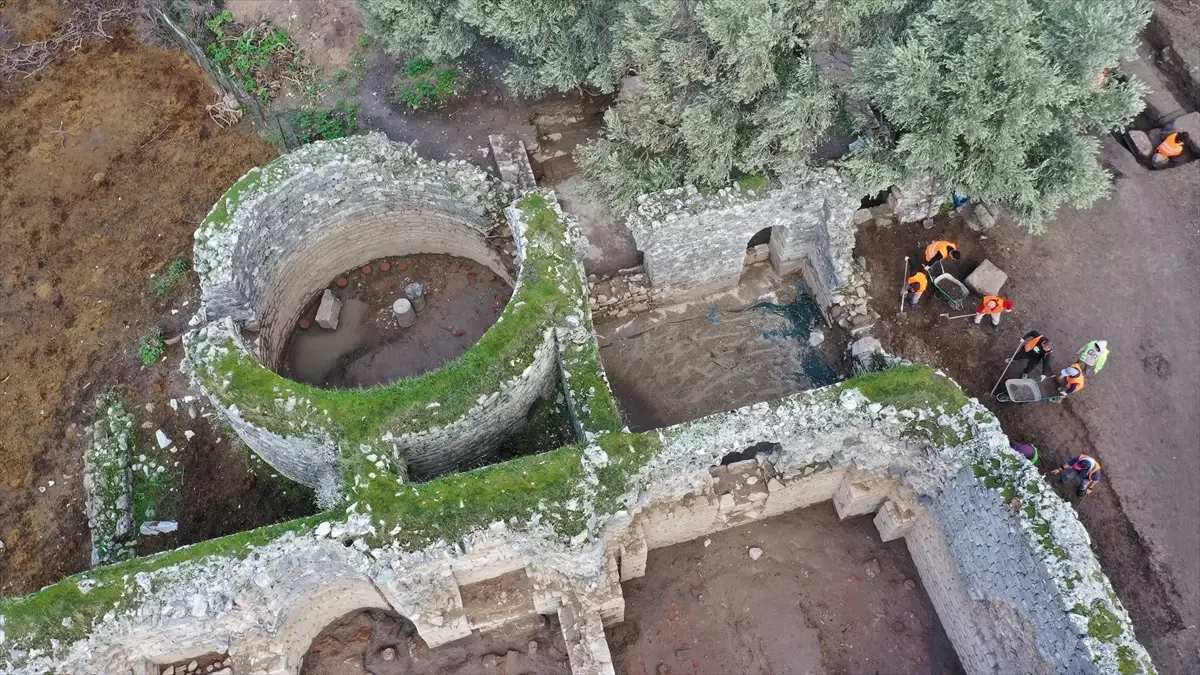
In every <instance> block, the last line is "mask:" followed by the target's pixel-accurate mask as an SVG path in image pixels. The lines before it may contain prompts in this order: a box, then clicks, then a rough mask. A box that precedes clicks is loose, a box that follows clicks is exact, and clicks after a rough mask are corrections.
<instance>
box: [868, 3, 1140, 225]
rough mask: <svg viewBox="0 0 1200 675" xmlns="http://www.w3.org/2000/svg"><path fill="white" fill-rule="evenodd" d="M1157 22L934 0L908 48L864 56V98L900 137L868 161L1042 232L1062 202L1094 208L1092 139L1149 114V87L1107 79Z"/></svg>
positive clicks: (1077, 7) (1121, 9) (1108, 7)
mask: <svg viewBox="0 0 1200 675" xmlns="http://www.w3.org/2000/svg"><path fill="white" fill-rule="evenodd" d="M1147 18H1148V10H1147V9H1146V6H1145V4H1144V3H1143V2H1141V0H1097V1H1094V2H1083V1H1077V2H1050V1H1049V0H982V1H979V0H935V1H934V2H932V3H931V4H930V5H929V6H928V7H927V8H926V9H924V10H923V11H921V12H920V13H919V14H917V15H916V16H915V17H914V18H913V20H912V21H911V22H910V23H909V25H908V28H907V30H906V31H905V33H904V35H903V36H902V37H901V38H900V39H899V40H898V41H897V42H895V43H886V44H880V45H878V46H876V47H874V48H871V49H867V50H864V51H862V52H860V53H859V54H858V57H857V59H856V69H857V74H856V75H857V78H858V80H857V82H856V83H855V86H854V90H855V92H856V93H857V94H858V95H860V96H862V97H863V98H866V99H868V100H870V102H871V103H872V104H873V105H874V106H876V107H877V108H878V109H879V110H881V111H882V112H883V114H884V115H885V116H886V118H887V120H888V122H889V123H890V124H891V125H892V126H893V127H894V129H895V132H896V138H895V141H894V143H893V142H891V141H890V139H882V140H881V143H882V147H873V148H871V149H870V150H869V152H870V153H872V154H876V155H878V154H885V155H890V158H889V159H888V160H886V161H885V162H884V164H885V165H887V166H893V167H897V168H898V169H899V172H900V173H901V174H903V175H904V176H906V177H910V178H911V177H921V176H929V175H933V176H936V177H938V178H941V179H943V180H945V181H947V182H948V183H950V184H951V185H953V186H954V188H955V189H956V190H958V191H959V192H965V193H969V194H970V195H972V196H973V197H975V198H977V199H980V200H982V201H987V202H997V203H1000V204H1004V205H1006V206H1008V207H1010V208H1012V209H1013V210H1014V212H1015V215H1016V217H1017V219H1018V220H1019V221H1020V222H1022V223H1023V224H1025V225H1026V226H1028V227H1030V228H1031V229H1036V228H1038V227H1040V225H1041V223H1042V222H1043V221H1044V220H1045V219H1046V218H1048V217H1051V216H1052V215H1053V214H1054V212H1055V210H1056V209H1057V208H1058V207H1059V206H1060V205H1062V204H1071V205H1073V206H1076V207H1083V206H1087V205H1088V204H1091V203H1092V202H1094V201H1095V200H1096V199H1098V198H1099V197H1101V196H1102V195H1104V193H1105V192H1106V191H1107V189H1108V176H1107V173H1106V172H1105V171H1104V169H1103V168H1101V166H1100V164H1099V162H1098V161H1097V158H1096V153H1097V149H1098V145H1097V142H1096V140H1095V139H1094V138H1092V137H1091V136H1089V134H1093V133H1096V132H1103V131H1107V130H1111V129H1116V128H1120V127H1122V126H1124V125H1126V124H1127V123H1128V122H1129V121H1130V120H1131V119H1132V118H1133V116H1134V115H1135V114H1136V113H1137V112H1138V111H1139V110H1140V109H1141V105H1142V104H1141V87H1140V85H1138V84H1137V83H1135V82H1132V81H1129V80H1126V79H1123V78H1120V77H1108V78H1106V79H1105V80H1104V81H1103V83H1101V82H1100V81H1099V80H1098V77H1099V76H1100V74H1101V73H1102V72H1103V71H1105V69H1112V68H1115V67H1116V66H1117V65H1118V64H1119V63H1120V61H1121V60H1122V59H1123V58H1124V57H1127V56H1128V55H1129V54H1130V53H1132V49H1133V46H1134V45H1135V43H1136V36H1137V33H1138V31H1139V30H1140V29H1141V27H1142V26H1143V25H1144V24H1145V22H1146V20H1147ZM872 159H875V158H872ZM858 166H859V167H860V168H861V166H862V164H861V163H860V164H859V165H858ZM860 182H861V183H864V184H872V183H874V184H876V185H877V184H878V182H877V181H875V180H869V179H865V178H863V179H860Z"/></svg>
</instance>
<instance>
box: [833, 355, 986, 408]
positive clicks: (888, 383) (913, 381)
mask: <svg viewBox="0 0 1200 675" xmlns="http://www.w3.org/2000/svg"><path fill="white" fill-rule="evenodd" d="M839 387H840V388H853V389H858V390H859V391H860V392H862V394H863V396H866V397H867V398H868V399H870V400H871V401H874V402H875V403H882V404H883V405H893V406H896V407H897V408H902V409H903V408H909V409H914V408H937V407H942V408H945V409H946V410H947V411H955V410H959V409H960V408H962V407H963V406H964V405H966V404H967V403H968V401H967V397H966V396H964V395H963V393H962V390H961V389H959V388H958V385H956V384H954V383H953V382H951V381H950V380H949V379H947V378H945V377H942V376H941V375H938V374H936V373H935V372H934V370H933V368H930V367H929V366H916V365H914V366H897V367H895V368H889V369H888V370H882V371H879V372H875V373H868V374H867V375H863V376H861V377H856V378H854V379H850V380H846V381H845V382H843V383H842V384H841V385H839Z"/></svg>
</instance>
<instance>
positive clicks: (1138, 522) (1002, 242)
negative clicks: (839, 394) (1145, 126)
mask: <svg viewBox="0 0 1200 675" xmlns="http://www.w3.org/2000/svg"><path fill="white" fill-rule="evenodd" d="M1104 159H1105V161H1106V163H1107V164H1110V165H1112V166H1114V167H1116V168H1117V170H1118V176H1121V177H1120V178H1118V180H1117V181H1116V184H1115V189H1114V193H1113V195H1112V197H1111V198H1109V199H1106V200H1103V201H1101V202H1099V203H1097V204H1096V205H1095V206H1093V207H1092V208H1091V209H1088V210H1086V211H1073V210H1069V209H1064V210H1063V212H1062V213H1060V214H1059V217H1058V219H1057V220H1055V221H1053V222H1050V223H1048V224H1047V226H1046V227H1047V231H1046V233H1045V234H1043V235H1040V236H1031V235H1029V234H1027V233H1025V232H1024V231H1022V230H1021V229H1020V228H1018V227H1016V226H1013V225H1011V224H1007V223H1002V224H1001V225H999V226H997V227H995V228H993V229H990V230H987V231H986V232H984V233H982V234H979V233H975V232H972V231H971V230H969V229H968V228H967V227H965V226H964V225H963V224H962V221H961V220H960V219H957V218H939V219H937V223H936V226H935V227H934V228H933V229H931V230H925V229H923V228H922V227H921V225H920V224H912V225H903V226H902V225H894V226H892V227H890V228H879V227H875V226H873V225H870V224H868V225H865V226H864V227H863V228H862V229H860V230H859V232H858V245H857V250H856V255H859V256H865V257H866V259H867V262H868V265H869V269H870V272H871V280H872V286H871V288H870V291H871V296H872V298H873V300H872V306H873V308H874V309H875V311H876V312H878V313H879V314H880V316H881V317H882V318H881V320H880V322H879V323H878V325H877V327H876V334H877V335H878V336H879V337H880V339H881V340H882V341H883V345H884V347H885V348H886V349H888V350H889V351H890V352H892V353H894V354H897V355H899V356H901V357H903V358H906V359H911V360H914V361H918V362H922V363H930V364H933V365H936V366H938V367H940V368H942V369H944V370H945V371H946V372H947V373H948V374H950V375H951V376H952V377H953V378H954V379H955V380H957V381H958V382H959V383H960V384H961V385H962V386H963V387H964V388H965V390H966V392H967V394H968V395H969V396H973V397H977V398H978V399H979V400H980V401H981V402H983V403H984V404H985V405H987V406H988V407H989V408H990V409H991V410H992V411H993V412H995V414H996V415H997V417H998V418H999V420H1000V422H1001V424H1002V426H1003V428H1004V431H1005V432H1006V433H1007V434H1008V435H1009V436H1010V437H1011V438H1012V439H1013V440H1015V441H1018V442H1025V443H1034V444H1036V445H1037V446H1038V448H1039V449H1040V450H1041V465H1040V468H1041V469H1042V470H1043V471H1048V470H1050V469H1052V468H1054V467H1055V466H1058V465H1060V464H1062V463H1063V462H1064V461H1066V460H1067V459H1068V458H1070V457H1072V456H1075V455H1077V454H1079V453H1081V452H1085V453H1088V454H1092V455H1094V456H1098V457H1099V459H1100V461H1101V462H1102V463H1103V464H1104V480H1103V482H1101V483H1100V484H1099V486H1097V488H1096V489H1095V491H1094V492H1093V494H1091V495H1089V496H1087V497H1086V498H1084V499H1082V500H1079V499H1078V498H1077V497H1076V496H1075V494H1074V491H1073V490H1066V489H1060V490H1059V492H1060V494H1061V495H1062V496H1063V498H1064V499H1069V500H1070V501H1072V502H1073V503H1074V504H1075V507H1076V509H1077V511H1078V513H1079V517H1080V519H1081V520H1082V521H1083V523H1084V525H1085V526H1086V527H1087V530H1088V533H1089V534H1090V536H1091V539H1092V550H1093V551H1094V552H1095V554H1096V556H1097V557H1098V558H1099V560H1100V562H1101V564H1102V565H1103V567H1104V570H1105V572H1106V573H1107V574H1108V577H1109V579H1110V580H1111V581H1112V584H1113V586H1114V588H1115V589H1116V591H1117V594H1118V595H1119V596H1120V598H1121V601H1122V602H1123V604H1124V606H1125V608H1126V609H1127V610H1128V611H1129V613H1130V616H1131V617H1132V618H1133V621H1134V628H1135V629H1136V631H1137V635H1138V638H1139V639H1140V640H1141V641H1142V642H1143V643H1144V644H1145V645H1146V647H1147V648H1148V649H1149V651H1150V654H1151V656H1152V657H1153V658H1154V661H1155V664H1156V666H1158V667H1159V669H1160V670H1161V671H1162V672H1196V669H1197V667H1198V665H1200V650H1198V647H1200V634H1198V633H1197V628H1196V617H1197V612H1198V611H1200V604H1198V603H1197V597H1198V596H1200V566H1197V564H1196V559H1195V554H1196V551H1197V550H1200V549H1198V546H1200V543H1198V542H1200V540H1198V533H1200V529H1197V527H1196V522H1197V519H1200V507H1198V504H1197V502H1196V500H1195V499H1194V498H1193V497H1192V495H1194V489H1193V488H1194V485H1195V481H1196V479H1197V476H1200V459H1198V458H1197V457H1198V456H1197V455H1196V452H1195V450H1196V438H1197V433H1198V431H1197V429H1198V427H1197V421H1196V416H1195V415H1196V411H1197V409H1198V407H1197V406H1198V405H1200V404H1198V403H1197V396H1198V394H1197V389H1196V387H1195V381H1196V379H1195V378H1196V377H1197V376H1200V351H1197V349H1196V335H1197V332H1198V331H1200V310H1198V309H1197V306H1196V304H1195V302H1194V298H1195V297H1196V295H1195V294H1196V292H1197V288H1198V279H1200V277H1198V276H1197V275H1196V269H1197V260H1200V248H1198V247H1197V245H1196V238H1195V232H1196V225H1197V220H1196V214H1198V213H1200V208H1198V206H1197V196H1196V192H1195V190H1194V189H1192V188H1191V187H1189V186H1194V185H1195V184H1196V183H1195V181H1196V179H1197V176H1198V175H1200V173H1198V172H1197V170H1196V169H1197V167H1195V166H1186V167H1181V168H1179V169H1175V170H1172V171H1166V172H1153V173H1152V172H1149V171H1146V170H1144V169H1142V168H1140V167H1139V166H1137V164H1136V162H1134V161H1133V160H1132V158H1130V157H1129V155H1128V153H1127V152H1125V151H1124V150H1123V149H1122V148H1121V147H1120V146H1119V145H1117V144H1116V143H1115V142H1112V141H1111V140H1106V141H1105V145H1104ZM931 239H950V240H952V241H956V242H958V244H959V245H960V247H961V248H962V250H963V260H962V261H961V262H960V263H957V264H954V263H951V264H948V265H947V271H949V272H951V273H953V274H955V275H956V276H958V277H959V278H965V276H966V274H967V273H969V272H970V271H972V270H973V269H974V268H975V266H977V265H978V264H979V263H981V262H982V261H983V260H984V259H985V258H986V259H989V260H991V261H992V262H993V263H994V264H996V265H998V266H999V267H1000V268H1001V269H1002V270H1004V271H1006V272H1007V273H1008V275H1009V279H1008V282H1007V283H1006V284H1005V285H1004V288H1003V289H1002V291H1001V294H1002V295H1003V296H1004V297H1007V298H1011V299H1013V300H1014V302H1015V310H1014V312H1012V313H1011V314H1005V315H1004V317H1003V319H1002V321H1001V324H1000V326H999V327H992V326H991V325H990V322H988V321H986V320H985V321H984V323H983V325H982V326H976V325H974V324H971V323H970V321H971V320H970V319H960V320H957V321H947V320H945V319H942V318H939V314H941V313H944V312H947V311H949V309H948V307H947V305H946V303H945V302H942V301H941V300H937V299H932V298H930V297H928V295H927V297H926V298H922V300H921V304H920V306H919V308H918V310H917V311H916V312H915V313H906V314H905V315H903V316H898V315H897V307H898V302H899V293H900V287H901V284H902V281H901V279H902V276H901V267H902V266H903V255H905V254H907V255H910V256H913V257H914V258H915V257H916V256H917V255H919V251H920V247H921V246H923V245H924V244H925V243H927V242H928V241H930V240H931ZM1145 251H1157V252H1159V254H1157V255H1155V256H1153V257H1151V258H1146V257H1145ZM978 301H979V297H978V296H976V295H972V296H971V298H969V299H968V301H967V305H966V306H965V307H964V311H966V312H970V311H973V309H974V305H975V304H976V303H978ZM953 313H954V314H957V313H959V312H953ZM1032 329H1036V330H1038V331H1040V332H1042V333H1043V334H1045V335H1046V336H1048V337H1049V338H1050V339H1051V341H1052V342H1053V344H1054V347H1055V350H1054V353H1053V357H1054V359H1055V366H1056V367H1057V368H1062V367H1065V366H1067V365H1069V364H1070V359H1071V358H1073V356H1074V354H1075V353H1076V352H1077V351H1078V349H1079V348H1080V347H1081V346H1082V345H1083V344H1084V343H1085V342H1086V341H1088V340H1093V339H1104V340H1107V341H1108V342H1109V345H1110V348H1111V349H1112V354H1111V355H1110V357H1109V359H1108V363H1107V364H1106V366H1105V368H1104V371H1103V372H1101V373H1097V374H1093V375H1089V377H1088V381H1087V387H1086V389H1085V390H1084V391H1082V392H1080V393H1079V394H1077V395H1074V396H1072V397H1070V398H1069V399H1067V400H1066V401H1064V402H1063V403H1059V404H1054V403H1034V404H1027V405H1019V404H1009V405H1005V404H999V403H997V402H996V400H995V398H993V397H991V396H990V395H989V391H990V390H991V388H992V387H993V385H995V384H996V382H997V380H998V378H1000V376H1001V373H1002V372H1003V370H1004V365H1005V362H1006V360H1007V359H1008V358H1009V356H1011V355H1012V353H1013V350H1014V348H1016V346H1017V345H1018V344H1019V343H1020V338H1021V336H1022V335H1023V334H1024V333H1025V332H1026V331H1028V330H1032ZM1018 373H1019V366H1017V365H1014V366H1013V367H1012V369H1010V370H1009V375H1008V377H1015V376H1016V375H1017V374H1018ZM1001 390H1003V385H1001Z"/></svg>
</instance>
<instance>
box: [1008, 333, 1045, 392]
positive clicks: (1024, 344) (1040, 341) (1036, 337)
mask: <svg viewBox="0 0 1200 675" xmlns="http://www.w3.org/2000/svg"><path fill="white" fill-rule="evenodd" d="M1053 350H1054V347H1053V346H1052V345H1051V344H1050V339H1049V338H1047V337H1046V336H1045V335H1042V334H1041V333H1039V332H1037V331H1036V330H1031V331H1029V332H1028V333H1026V334H1025V336H1024V337H1022V338H1021V346H1020V347H1019V348H1018V349H1017V355H1016V356H1015V357H1013V360H1014V361H1024V362H1025V369H1024V370H1022V371H1021V377H1029V374H1030V373H1032V372H1033V369H1034V368H1036V367H1037V366H1038V364H1039V363H1040V364H1042V376H1041V378H1040V379H1039V380H1038V381H1039V382H1041V381H1042V380H1044V379H1046V377H1047V376H1049V375H1050V373H1052V372H1053V371H1054V366H1052V365H1050V352H1051V351H1053Z"/></svg>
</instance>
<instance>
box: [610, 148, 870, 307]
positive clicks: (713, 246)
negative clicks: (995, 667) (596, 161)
mask: <svg viewBox="0 0 1200 675" xmlns="http://www.w3.org/2000/svg"><path fill="white" fill-rule="evenodd" d="M857 208H858V200H857V199H855V198H853V197H851V196H850V194H849V193H848V192H847V191H846V188H845V187H844V185H843V183H842V180H841V179H840V178H839V176H838V174H837V172H836V171H835V170H833V169H826V170H820V171H816V172H813V173H810V174H807V175H803V176H784V177H783V178H781V180H780V184H779V185H771V186H767V187H759V188H746V187H743V186H741V185H739V184H737V183H734V184H732V185H730V186H729V187H727V188H722V189H721V190H719V191H717V192H716V193H713V194H701V193H700V192H699V191H697V190H696V189H695V188H693V187H686V188H679V189H674V190H667V191H664V192H660V193H655V194H651V195H644V196H643V197H642V198H640V200H639V204H638V207H637V209H636V210H635V211H634V212H633V213H632V214H630V216H629V218H628V220H627V222H628V224H629V227H630V229H631V230H632V231H633V237H634V240H635V242H636V243H637V247H638V250H640V251H642V252H643V253H644V254H645V263H644V264H645V268H646V273H647V274H648V275H649V277H650V280H651V282H653V284H654V286H655V287H656V288H657V289H658V290H659V291H660V292H661V293H662V294H663V295H668V296H675V297H677V298H686V297H698V296H702V295H706V294H709V293H712V292H716V291H723V290H726V289H729V288H733V287H735V286H737V283H738V279H739V278H740V277H741V274H742V268H743V266H744V263H745V258H746V246H747V244H748V243H749V241H750V239H751V237H753V236H754V235H755V233H757V232H759V231H760V230H763V229H765V228H770V229H771V240H770V246H769V249H770V259H771V264H772V265H773V266H774V267H775V269H776V270H777V271H778V272H779V273H780V274H787V273H789V272H793V271H795V270H797V269H799V270H801V271H803V273H804V277H805V281H806V282H807V283H808V284H809V286H810V287H811V288H812V289H813V291H814V292H815V293H816V294H817V297H818V299H819V300H820V301H821V303H822V304H823V305H824V306H826V307H828V306H829V305H830V304H831V294H832V292H833V290H834V289H836V288H838V287H839V286H841V285H842V284H843V283H844V282H845V279H846V276H847V273H848V271H849V266H850V261H851V254H852V251H853V248H854V226H853V222H852V215H853V213H854V211H855V209H857Z"/></svg>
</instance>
